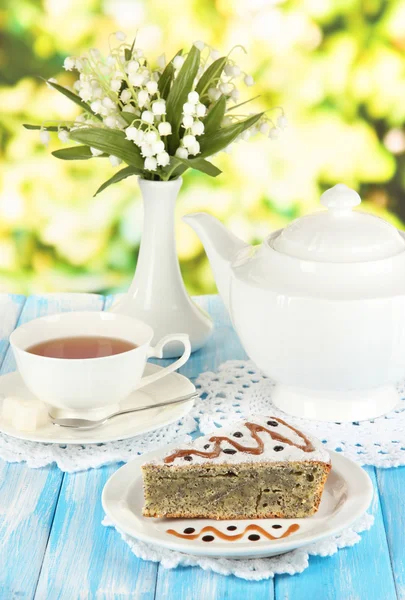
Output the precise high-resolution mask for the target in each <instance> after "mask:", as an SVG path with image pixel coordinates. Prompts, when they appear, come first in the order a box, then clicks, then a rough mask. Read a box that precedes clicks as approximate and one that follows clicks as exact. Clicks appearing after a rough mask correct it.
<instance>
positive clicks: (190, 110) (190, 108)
mask: <svg viewBox="0 0 405 600" xmlns="http://www.w3.org/2000/svg"><path fill="white" fill-rule="evenodd" d="M194 111H195V105H194V104H191V103H190V102H186V103H185V104H183V113H184V114H185V115H193V114H194Z"/></svg>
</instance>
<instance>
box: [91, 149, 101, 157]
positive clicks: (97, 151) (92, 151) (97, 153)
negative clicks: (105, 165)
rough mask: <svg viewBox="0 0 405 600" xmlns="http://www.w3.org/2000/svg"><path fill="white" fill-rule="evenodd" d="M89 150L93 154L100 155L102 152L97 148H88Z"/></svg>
mask: <svg viewBox="0 0 405 600" xmlns="http://www.w3.org/2000/svg"><path fill="white" fill-rule="evenodd" d="M90 151H91V153H92V155H93V156H100V155H101V154H103V151H102V150H97V148H90Z"/></svg>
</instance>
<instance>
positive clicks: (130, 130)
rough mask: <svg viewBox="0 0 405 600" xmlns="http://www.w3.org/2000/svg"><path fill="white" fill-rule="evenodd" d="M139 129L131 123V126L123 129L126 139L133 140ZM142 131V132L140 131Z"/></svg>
mask: <svg viewBox="0 0 405 600" xmlns="http://www.w3.org/2000/svg"><path fill="white" fill-rule="evenodd" d="M138 131H139V129H137V128H136V127H134V126H133V125H131V127H127V128H126V130H125V134H126V138H127V140H133V141H135V140H136V138H137V135H138ZM142 133H143V132H142Z"/></svg>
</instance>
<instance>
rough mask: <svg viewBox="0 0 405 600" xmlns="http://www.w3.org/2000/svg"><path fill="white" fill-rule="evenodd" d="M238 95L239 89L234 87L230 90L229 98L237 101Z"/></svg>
mask: <svg viewBox="0 0 405 600" xmlns="http://www.w3.org/2000/svg"><path fill="white" fill-rule="evenodd" d="M239 95H240V92H239V90H237V89H236V88H234V89H233V90H232V92H231V98H232V100H233V101H234V102H237V101H238V100H239Z"/></svg>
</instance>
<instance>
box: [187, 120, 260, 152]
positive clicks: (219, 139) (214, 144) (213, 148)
mask: <svg viewBox="0 0 405 600" xmlns="http://www.w3.org/2000/svg"><path fill="white" fill-rule="evenodd" d="M262 115H263V113H262V112H261V113H257V114H256V115H253V116H251V117H248V118H247V119H244V120H243V121H239V122H238V123H233V124H232V125H228V127H222V128H221V129H219V130H217V131H214V132H213V133H209V134H207V135H206V134H204V135H202V136H201V137H199V138H198V141H199V142H200V150H201V154H200V156H201V157H206V156H211V155H212V154H216V153H217V152H220V151H221V150H223V149H224V148H226V147H227V146H229V144H231V143H232V142H233V141H234V140H235V139H236V138H237V137H238V136H239V135H240V134H241V133H242V132H243V131H245V130H246V129H249V127H252V125H254V124H255V123H257V121H258V120H259V119H260V117H261V116H262Z"/></svg>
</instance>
